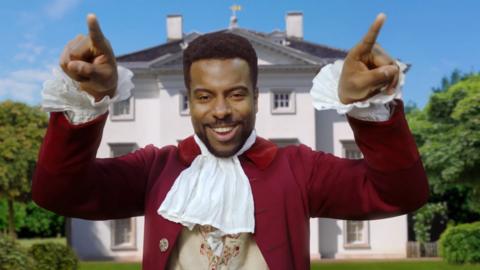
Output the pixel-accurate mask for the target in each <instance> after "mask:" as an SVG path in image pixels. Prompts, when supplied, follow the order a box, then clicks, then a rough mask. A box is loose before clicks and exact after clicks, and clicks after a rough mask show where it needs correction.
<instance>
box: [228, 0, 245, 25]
mask: <svg viewBox="0 0 480 270" xmlns="http://www.w3.org/2000/svg"><path fill="white" fill-rule="evenodd" d="M230 10H231V11H232V16H230V25H229V26H228V28H230V29H232V28H237V27H238V19H237V11H241V10H242V6H240V5H233V6H231V7H230Z"/></svg>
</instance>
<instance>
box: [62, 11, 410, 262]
mask: <svg viewBox="0 0 480 270" xmlns="http://www.w3.org/2000/svg"><path fill="white" fill-rule="evenodd" d="M221 31H226V32H231V33H234V34H236V35H240V36H243V37H245V38H247V39H248V40H249V41H250V42H251V43H252V44H253V46H254V48H255V50H256V52H257V55H258V64H259V81H258V87H259V101H258V102H259V105H258V108H259V111H258V114H257V124H256V130H257V134H258V135H259V136H262V137H264V138H268V139H270V140H272V141H273V142H275V143H277V144H278V145H280V146H282V145H287V144H298V143H302V144H306V145H308V146H310V147H312V148H314V149H317V150H321V151H325V152H330V153H333V154H335V155H337V156H343V157H347V158H360V157H361V153H360V152H359V151H358V149H357V148H356V146H355V142H354V140H353V133H352V131H351V129H350V127H349V125H348V123H347V122H346V119H345V118H344V117H343V116H340V115H337V113H336V112H334V111H315V110H314V108H313V106H312V99H311V97H310V94H309V90H310V88H311V85H312V79H313V77H314V76H315V75H316V73H317V72H318V71H319V70H320V68H322V67H323V66H324V65H326V64H328V63H331V62H333V61H334V60H336V59H340V58H343V57H345V55H346V51H344V50H339V49H335V48H331V47H328V46H324V45H319V44H315V43H311V42H308V41H305V40H303V14H302V13H298V12H292V13H288V14H287V15H286V30H285V31H278V30H276V31H273V32H271V33H259V32H256V31H251V30H247V29H242V28H239V27H238V26H237V25H236V21H235V18H233V20H232V23H231V25H230V27H229V28H228V29H224V30H221ZM167 35H168V38H167V42H166V43H164V44H160V45H158V46H155V47H151V48H147V49H142V50H139V51H137V52H133V53H129V54H126V55H122V56H119V57H118V58H117V60H118V62H119V64H120V65H123V66H125V67H128V68H129V69H131V70H132V71H133V72H134V74H135V76H134V84H135V89H134V90H133V93H132V96H131V97H130V98H129V99H128V100H126V101H124V102H119V103H116V104H115V105H114V106H113V108H112V109H111V110H110V116H109V119H108V120H107V124H106V126H105V131H104V135H103V140H102V142H101V145H100V148H99V151H98V157H113V156H118V155H122V154H125V153H128V152H130V151H132V150H134V149H136V148H139V147H143V146H145V145H147V144H154V145H156V146H158V147H161V146H164V145H168V144H177V142H178V141H179V140H181V139H183V138H185V137H188V136H189V135H191V134H193V130H192V127H191V123H190V117H189V110H188V103H187V97H186V93H185V86H184V81H183V69H182V51H183V50H184V49H185V48H186V47H187V46H188V44H189V42H191V41H192V40H193V39H195V38H196V37H198V36H200V35H201V34H200V33H196V32H194V33H190V34H184V33H183V29H182V17H181V16H180V15H170V16H168V17H167ZM68 226H69V228H68V231H69V242H70V244H71V245H72V247H73V248H74V249H75V251H76V252H77V254H78V255H79V257H80V258H81V259H115V260H141V257H142V247H143V217H134V218H129V219H122V220H111V221H95V222H93V221H86V220H81V219H72V220H71V221H70V222H68ZM406 246H407V217H406V216H399V217H395V218H389V219H384V220H375V221H343V220H333V219H311V221H310V250H311V256H312V258H315V259H319V258H401V257H406Z"/></svg>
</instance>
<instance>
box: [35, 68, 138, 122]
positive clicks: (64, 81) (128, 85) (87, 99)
mask: <svg viewBox="0 0 480 270" xmlns="http://www.w3.org/2000/svg"><path fill="white" fill-rule="evenodd" d="M117 69H118V83H117V91H116V92H115V96H113V97H112V98H110V97H109V96H105V97H104V98H103V99H102V100H100V101H98V102H95V98H94V97H93V96H91V95H90V94H88V93H87V92H85V91H82V90H80V88H79V85H78V83H77V82H76V81H74V80H72V79H71V78H70V77H68V76H67V75H66V74H65V73H64V72H63V71H62V70H59V69H55V70H53V74H54V79H52V80H47V81H45V83H44V84H43V91H42V107H43V109H44V110H45V111H47V112H65V113H66V114H67V116H68V118H69V120H70V122H71V123H73V124H81V123H85V122H88V121H90V120H92V119H95V118H96V117H98V116H100V115H102V114H104V113H106V112H107V111H108V107H109V106H110V104H112V103H114V102H117V101H121V100H125V99H127V98H128V97H129V96H130V94H131V90H132V89H133V88H134V85H133V83H132V77H133V73H132V72H131V71H130V70H129V69H126V68H124V67H121V66H118V67H117Z"/></svg>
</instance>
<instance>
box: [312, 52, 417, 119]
mask: <svg viewBox="0 0 480 270" xmlns="http://www.w3.org/2000/svg"><path fill="white" fill-rule="evenodd" d="M396 63H397V65H398V66H399V67H400V71H401V72H400V77H399V80H398V83H397V87H396V88H395V93H394V94H392V95H387V94H386V93H385V92H383V91H382V92H380V93H378V94H376V95H375V96H372V97H370V98H369V99H367V100H363V101H357V102H354V103H351V104H343V103H342V102H340V98H339V97H338V82H339V80H340V74H341V73H342V68H343V60H337V61H335V62H334V63H333V64H328V65H326V66H324V67H323V68H322V69H321V70H320V72H319V73H318V74H317V76H315V78H314V79H313V86H312V89H311V90H310V95H311V96H312V98H313V106H314V107H315V108H316V109H317V110H329V109H335V110H337V112H338V113H339V114H345V113H348V115H350V116H351V117H354V118H357V119H360V120H367V121H386V120H388V119H389V118H390V115H391V108H392V107H391V106H389V105H388V103H390V102H391V101H392V100H393V99H395V98H401V97H402V91H401V90H402V87H403V84H404V81H405V73H404V72H405V70H406V68H407V65H405V64H404V63H402V62H399V61H397V62H396Z"/></svg>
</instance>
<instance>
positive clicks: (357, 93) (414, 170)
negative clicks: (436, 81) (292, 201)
mask: <svg viewBox="0 0 480 270" xmlns="http://www.w3.org/2000/svg"><path fill="white" fill-rule="evenodd" d="M384 21H385V15H384V14H379V15H378V16H377V18H376V19H375V21H374V23H373V24H372V25H371V27H370V29H369V30H368V32H367V34H366V35H365V36H364V38H363V39H362V40H361V41H360V42H359V43H358V44H357V45H356V46H355V47H354V48H352V49H351V50H350V52H349V53H348V55H347V56H346V58H345V61H344V64H343V68H342V72H341V75H340V80H339V83H338V97H339V99H340V101H341V103H344V104H349V103H354V102H357V101H364V100H367V99H369V98H370V97H372V96H374V95H376V94H377V93H379V92H380V91H382V92H384V93H386V94H387V95H391V94H393V93H394V91H395V89H396V86H397V83H398V81H399V76H400V73H399V67H398V66H397V65H396V63H395V61H394V60H393V59H392V58H390V57H389V56H388V55H387V54H386V53H385V51H384V50H383V49H381V48H380V46H378V45H377V44H376V39H377V37H378V34H379V32H380V29H381V27H382V25H383V23H384ZM378 105H380V106H378ZM385 106H386V107H385ZM382 107H383V110H385V108H388V111H389V112H388V114H387V116H388V117H387V118H385V119H386V121H384V120H374V119H369V118H370V117H360V118H359V117H358V112H361V110H370V111H369V113H368V114H372V113H373V114H374V113H375V112H376V111H375V110H374V109H375V108H382ZM356 113H357V115H356V114H355V113H354V111H350V112H349V113H348V120H349V123H350V126H351V127H352V130H353V132H354V135H355V142H356V143H357V145H358V146H359V148H360V150H361V151H362V153H363V155H364V159H362V160H347V159H343V158H338V157H335V156H333V155H330V154H325V153H322V152H315V151H311V150H310V149H308V148H306V147H300V148H299V150H298V151H299V152H298V153H297V154H298V155H299V158H297V160H300V161H301V165H299V166H300V167H301V168H304V169H305V172H306V178H307V179H308V184H307V191H306V192H307V194H308V205H309V212H310V215H311V216H315V217H319V216H320V217H330V218H339V219H373V218H383V217H388V216H392V215H399V214H404V213H407V212H410V211H413V210H415V209H417V208H419V207H421V206H422V205H423V204H424V203H425V202H426V200H427V198H428V183H427V178H426V175H425V171H424V169H423V165H422V162H421V160H420V156H419V154H418V150H417V147H416V145H415V141H414V139H413V136H412V135H411V133H410V130H409V128H408V125H407V122H406V120H405V116H404V112H403V103H402V102H401V101H400V100H393V101H392V102H390V104H389V105H383V104H377V105H376V106H373V104H370V107H367V108H359V109H358V110H357V112H356ZM368 114H366V115H368ZM359 119H363V120H359ZM301 178H303V177H299V179H301Z"/></svg>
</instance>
